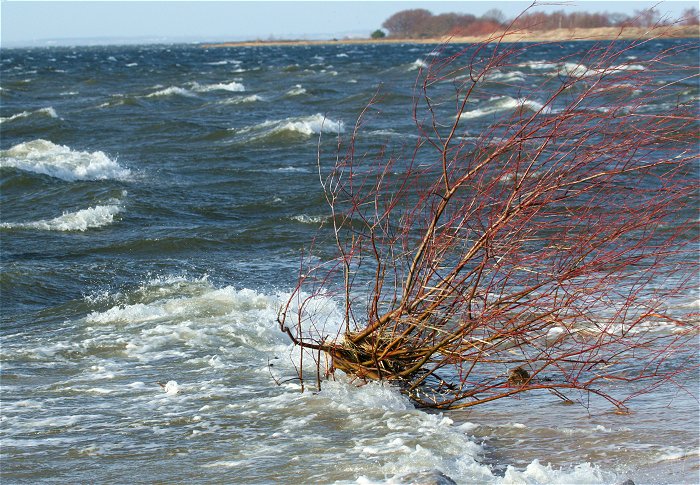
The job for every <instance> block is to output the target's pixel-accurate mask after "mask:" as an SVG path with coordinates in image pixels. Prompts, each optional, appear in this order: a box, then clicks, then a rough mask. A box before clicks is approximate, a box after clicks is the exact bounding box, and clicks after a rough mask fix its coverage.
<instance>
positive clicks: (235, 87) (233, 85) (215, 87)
mask: <svg viewBox="0 0 700 485" xmlns="http://www.w3.org/2000/svg"><path fill="white" fill-rule="evenodd" d="M192 89H193V90H194V91H196V92H198V93H207V92H209V91H232V92H242V91H245V86H244V85H243V84H241V83H238V82H236V81H231V82H230V83H216V84H204V85H203V84H199V83H194V84H193V85H192Z"/></svg>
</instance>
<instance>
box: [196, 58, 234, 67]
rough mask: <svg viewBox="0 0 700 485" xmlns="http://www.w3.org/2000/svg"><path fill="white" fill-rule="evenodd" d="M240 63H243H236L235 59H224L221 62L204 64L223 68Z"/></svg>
mask: <svg viewBox="0 0 700 485" xmlns="http://www.w3.org/2000/svg"><path fill="white" fill-rule="evenodd" d="M242 63H243V61H238V60H236V59H224V60H223V61H214V62H207V63H205V64H207V65H209V66H225V65H227V64H234V65H240V64H242Z"/></svg>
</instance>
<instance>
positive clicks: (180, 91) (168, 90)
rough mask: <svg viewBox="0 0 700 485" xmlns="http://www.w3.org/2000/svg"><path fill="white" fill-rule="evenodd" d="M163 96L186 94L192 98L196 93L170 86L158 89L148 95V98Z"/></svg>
mask: <svg viewBox="0 0 700 485" xmlns="http://www.w3.org/2000/svg"><path fill="white" fill-rule="evenodd" d="M162 96H185V97H188V98H191V97H193V96H195V94H194V93H193V92H192V91H190V90H188V89H185V88H180V87H177V86H170V87H168V88H165V89H160V90H158V91H155V92H153V93H151V94H147V95H146V97H147V98H157V97H162Z"/></svg>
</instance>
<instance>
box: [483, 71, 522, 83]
mask: <svg viewBox="0 0 700 485" xmlns="http://www.w3.org/2000/svg"><path fill="white" fill-rule="evenodd" d="M484 80H485V81H499V82H504V83H508V82H522V81H525V73H524V72H522V71H509V72H502V71H498V70H496V71H493V72H490V73H488V74H487V75H486V76H485V77H484Z"/></svg>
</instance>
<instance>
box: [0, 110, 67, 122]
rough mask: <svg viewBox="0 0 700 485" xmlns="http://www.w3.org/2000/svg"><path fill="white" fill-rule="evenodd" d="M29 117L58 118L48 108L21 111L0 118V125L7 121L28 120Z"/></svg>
mask: <svg viewBox="0 0 700 485" xmlns="http://www.w3.org/2000/svg"><path fill="white" fill-rule="evenodd" d="M30 116H48V117H49V118H58V114H56V110H55V109H53V108H52V107H51V106H49V107H48V108H41V109H37V110H34V111H22V112H21V113H17V114H14V115H12V116H7V117H4V118H3V117H0V123H6V122H8V121H13V120H17V119H21V118H29V117H30Z"/></svg>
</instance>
